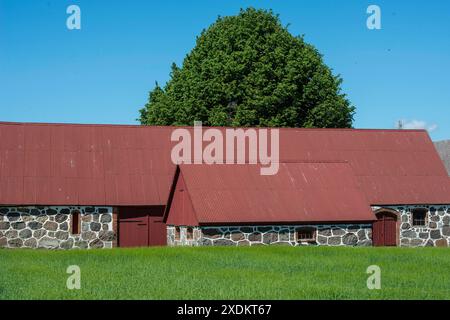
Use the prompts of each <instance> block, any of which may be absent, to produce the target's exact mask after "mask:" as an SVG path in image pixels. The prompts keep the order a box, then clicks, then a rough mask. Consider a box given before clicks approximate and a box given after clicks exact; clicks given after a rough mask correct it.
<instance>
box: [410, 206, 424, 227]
mask: <svg viewBox="0 0 450 320" xmlns="http://www.w3.org/2000/svg"><path fill="white" fill-rule="evenodd" d="M426 219H427V209H414V210H413V211H412V224H413V226H417V227H424V226H425V225H426Z"/></svg>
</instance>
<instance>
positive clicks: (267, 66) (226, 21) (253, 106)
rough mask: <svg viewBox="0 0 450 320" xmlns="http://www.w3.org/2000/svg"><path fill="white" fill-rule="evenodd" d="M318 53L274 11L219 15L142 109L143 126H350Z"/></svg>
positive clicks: (335, 81)
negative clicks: (294, 33)
mask: <svg viewBox="0 0 450 320" xmlns="http://www.w3.org/2000/svg"><path fill="white" fill-rule="evenodd" d="M341 82H342V80H341V78H340V77H339V76H337V75H333V73H332V71H331V69H330V68H329V67H327V66H326V65H325V64H324V62H323V60H322V56H321V54H320V53H319V52H318V51H317V50H316V49H315V48H314V47H313V46H312V45H310V44H307V43H305V42H304V40H303V37H301V36H297V37H295V36H293V35H291V34H290V33H289V32H288V30H287V28H286V27H283V26H282V25H281V23H280V20H279V18H278V16H277V15H274V14H273V13H272V11H266V10H256V9H253V8H249V9H246V10H242V9H241V11H240V13H239V14H238V15H237V16H230V17H219V18H218V19H217V21H216V22H215V23H214V24H212V25H211V26H210V27H209V28H208V29H206V30H204V31H202V33H201V35H200V36H199V37H198V38H197V41H196V46H195V48H194V49H193V50H192V51H191V52H190V53H189V54H188V55H187V56H186V58H185V59H184V61H183V65H182V67H181V68H178V67H177V66H176V65H175V64H173V65H172V72H171V78H170V80H169V81H168V82H167V84H166V85H165V86H164V87H163V88H162V87H160V86H159V85H158V84H156V87H155V88H154V89H153V90H152V91H151V92H150V94H149V101H148V103H147V104H146V105H145V107H144V108H143V109H141V110H140V121H141V123H142V124H145V125H192V124H193V121H194V120H200V121H203V124H204V125H210V126H269V127H274V126H276V127H319V128H335V127H351V125H352V121H353V115H354V107H353V106H352V105H351V104H350V102H349V101H348V100H347V98H346V96H345V94H343V93H341V88H340V85H341Z"/></svg>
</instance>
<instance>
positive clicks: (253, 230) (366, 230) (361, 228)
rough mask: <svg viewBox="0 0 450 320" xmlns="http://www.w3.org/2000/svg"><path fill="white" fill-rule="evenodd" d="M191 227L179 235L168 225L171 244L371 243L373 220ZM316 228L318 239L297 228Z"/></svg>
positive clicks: (368, 244)
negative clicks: (304, 236)
mask: <svg viewBox="0 0 450 320" xmlns="http://www.w3.org/2000/svg"><path fill="white" fill-rule="evenodd" d="M187 228H188V227H185V226H181V227H180V232H179V234H180V236H179V237H178V238H177V237H176V236H175V234H176V232H175V226H167V244H168V245H169V246H178V245H183V246H257V245H287V246H302V245H325V246H371V245H372V226H371V225H370V224H352V225H349V224H336V225H295V226H291V225H289V226H238V227H191V228H192V229H193V232H192V234H193V236H192V238H189V237H188V236H187ZM300 228H313V229H314V230H315V232H314V239H312V240H310V241H301V240H299V239H297V230H298V229H300Z"/></svg>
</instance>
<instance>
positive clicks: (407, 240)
mask: <svg viewBox="0 0 450 320" xmlns="http://www.w3.org/2000/svg"><path fill="white" fill-rule="evenodd" d="M382 208H387V209H391V210H395V211H396V212H398V218H397V219H399V220H400V221H399V224H398V225H399V228H400V230H399V232H398V237H399V245H400V246H402V247H422V246H426V247H433V246H438V247H446V246H449V245H450V205H445V206H439V205H422V206H387V207H373V208H372V209H373V210H374V211H376V210H377V209H382ZM415 208H425V209H427V218H426V224H425V226H423V227H417V226H413V225H412V213H411V212H412V210H413V209H415Z"/></svg>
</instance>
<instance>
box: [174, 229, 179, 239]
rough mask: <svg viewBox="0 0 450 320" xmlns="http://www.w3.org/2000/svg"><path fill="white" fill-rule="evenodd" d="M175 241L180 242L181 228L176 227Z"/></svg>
mask: <svg viewBox="0 0 450 320" xmlns="http://www.w3.org/2000/svg"><path fill="white" fill-rule="evenodd" d="M175 240H180V227H175Z"/></svg>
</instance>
